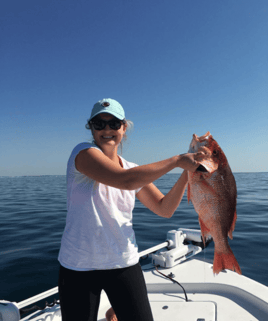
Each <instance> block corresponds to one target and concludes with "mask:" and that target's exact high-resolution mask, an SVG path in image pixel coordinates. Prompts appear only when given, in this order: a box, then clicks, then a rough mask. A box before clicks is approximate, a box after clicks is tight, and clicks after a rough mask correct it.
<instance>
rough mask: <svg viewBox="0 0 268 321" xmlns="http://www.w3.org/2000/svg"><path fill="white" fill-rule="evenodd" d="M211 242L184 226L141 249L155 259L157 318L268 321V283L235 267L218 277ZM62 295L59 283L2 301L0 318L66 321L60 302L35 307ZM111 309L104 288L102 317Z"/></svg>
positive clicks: (152, 292) (151, 281)
mask: <svg viewBox="0 0 268 321" xmlns="http://www.w3.org/2000/svg"><path fill="white" fill-rule="evenodd" d="M211 241H212V239H208V240H207V242H206V244H203V241H202V237H201V233H200V230H193V229H182V228H179V229H177V230H171V231H168V233H167V239H166V241H165V242H163V243H161V244H159V245H156V246H154V247H152V248H149V249H147V250H145V251H142V252H140V253H139V255H140V257H141V258H144V257H149V258H150V259H151V262H149V263H148V264H145V265H143V266H142V269H143V273H144V277H145V281H146V285H147V290H148V297H149V300H150V304H151V308H152V312H153V317H154V321H255V320H258V321H267V320H268V287H267V286H265V285H263V284H261V283H258V282H256V281H254V280H252V279H250V278H248V277H245V276H243V275H239V274H237V273H235V272H233V271H230V270H223V271H222V272H220V273H219V274H218V275H214V274H213V269H212V268H213V265H212V264H211V263H208V262H205V261H204V260H203V259H202V257H201V258H200V255H199V253H201V252H202V251H203V249H204V248H205V247H206V246H207V245H208V243H209V242H211ZM57 293H58V287H55V288H52V289H50V290H48V291H46V292H43V293H40V294H38V295H36V296H34V297H31V298H29V299H26V300H24V301H21V302H18V303H17V302H9V301H4V300H2V301H0V320H1V321H18V320H21V321H61V310H60V305H59V301H58V300H54V302H52V303H51V304H48V303H47V302H46V304H45V307H44V308H42V307H40V308H39V307H38V306H37V305H34V306H32V307H29V306H31V305H33V304H35V303H37V302H38V301H40V300H44V299H46V298H48V297H51V296H53V295H56V294H57ZM109 308H110V303H109V300H108V298H107V296H106V294H105V293H104V292H102V294H101V302H100V308H99V313H98V321H105V320H106V319H105V313H106V311H107V310H108V309H109ZM33 309H35V311H34V312H32V310H33ZM36 309H38V310H36ZM77 309H79V306H78V307H77ZM25 314H27V315H26V316H25ZM74 321H75V320H74ZM77 321H78V320H77ZM126 321H127V320H126Z"/></svg>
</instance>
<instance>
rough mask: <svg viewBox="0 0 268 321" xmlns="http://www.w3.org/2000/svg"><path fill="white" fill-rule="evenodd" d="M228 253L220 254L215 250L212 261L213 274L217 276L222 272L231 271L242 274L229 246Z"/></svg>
mask: <svg viewBox="0 0 268 321" xmlns="http://www.w3.org/2000/svg"><path fill="white" fill-rule="evenodd" d="M228 247H229V249H228V250H229V252H228V253H220V252H217V251H216V250H215V254H214V261H213V273H214V274H218V273H220V272H221V271H222V270H225V269H228V270H232V271H234V272H236V273H238V274H242V272H241V269H240V266H239V264H238V262H237V260H236V258H235V256H234V253H233V252H232V250H231V248H230V246H228Z"/></svg>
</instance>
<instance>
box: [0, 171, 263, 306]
mask: <svg viewBox="0 0 268 321" xmlns="http://www.w3.org/2000/svg"><path fill="white" fill-rule="evenodd" d="M179 175H180V174H166V175H165V176H163V177H162V178H160V179H158V180H157V181H156V182H155V184H156V185H157V187H158V188H159V189H160V190H161V191H162V192H163V193H164V194H166V193H167V192H168V191H169V190H170V188H171V187H172V186H173V185H174V183H175V182H176V180H177V179H178V177H179ZM234 176H235V179H236V183H237V190H238V198H237V216H238V218H237V222H236V228H235V231H234V233H233V240H230V242H229V243H230V245H231V248H232V250H233V252H234V254H235V256H236V258H237V261H238V262H239V265H240V267H241V269H242V274H243V275H245V276H247V277H250V278H252V279H254V280H256V281H258V282H260V283H262V284H265V285H266V286H268V268H267V267H268V173H235V174H234ZM0 217H1V223H0V241H1V242H0V300H1V299H4V300H9V301H16V302H20V301H22V300H24V299H27V298H29V297H31V296H34V295H36V294H38V293H41V292H43V291H46V290H49V289H50V288H53V287H55V286H57V281H58V269H59V263H58V261H57V257H58V252H59V247H60V240H61V236H62V233H63V230H64V226H65V218H66V177H65V176H21V177H0ZM133 225H134V229H135V232H136V238H137V243H138V245H139V251H142V250H144V249H147V248H149V247H151V246H154V245H157V244H159V243H162V242H164V241H165V240H166V234H167V232H168V231H169V230H172V229H177V228H179V227H184V228H194V229H199V224H198V216H197V214H196V212H195V210H194V208H193V206H192V204H191V203H190V204H188V202H187V198H186V195H184V197H183V199H182V202H181V204H180V206H179V208H178V209H177V211H176V212H175V213H174V215H173V217H172V218H171V219H165V218H161V217H159V216H157V215H155V214H153V213H152V212H150V211H149V210H148V209H147V208H145V207H144V206H143V205H142V204H141V203H140V202H139V201H136V206H135V209H134V213H133ZM213 254H214V245H213V242H212V243H211V244H210V245H209V246H208V247H207V248H206V249H205V250H204V251H203V252H202V253H200V254H198V256H197V257H199V258H202V259H204V260H207V261H209V262H212V261H213ZM141 264H143V262H141ZM178 281H180V282H183V280H178Z"/></svg>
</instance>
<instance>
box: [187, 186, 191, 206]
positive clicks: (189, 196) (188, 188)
mask: <svg viewBox="0 0 268 321" xmlns="http://www.w3.org/2000/svg"><path fill="white" fill-rule="evenodd" d="M187 200H188V203H190V200H191V195H190V184H189V183H188V185H187Z"/></svg>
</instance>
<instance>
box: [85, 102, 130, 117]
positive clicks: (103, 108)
mask: <svg viewBox="0 0 268 321" xmlns="http://www.w3.org/2000/svg"><path fill="white" fill-rule="evenodd" d="M101 113H107V114H111V115H113V116H114V117H116V118H118V119H120V120H123V119H125V111H124V109H123V107H122V106H121V104H119V102H118V101H116V100H114V99H111V98H104V99H102V100H99V101H98V102H97V103H96V104H95V105H94V106H93V109H92V112H91V115H90V118H89V121H90V120H91V119H92V118H94V117H95V116H97V115H98V114H101Z"/></svg>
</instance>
